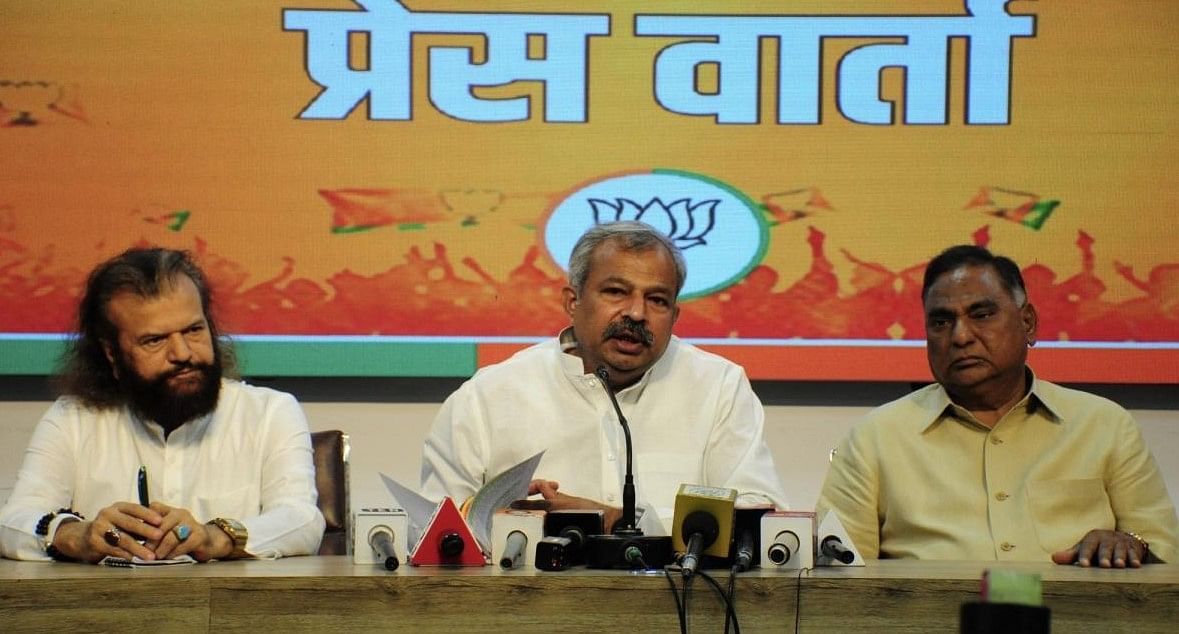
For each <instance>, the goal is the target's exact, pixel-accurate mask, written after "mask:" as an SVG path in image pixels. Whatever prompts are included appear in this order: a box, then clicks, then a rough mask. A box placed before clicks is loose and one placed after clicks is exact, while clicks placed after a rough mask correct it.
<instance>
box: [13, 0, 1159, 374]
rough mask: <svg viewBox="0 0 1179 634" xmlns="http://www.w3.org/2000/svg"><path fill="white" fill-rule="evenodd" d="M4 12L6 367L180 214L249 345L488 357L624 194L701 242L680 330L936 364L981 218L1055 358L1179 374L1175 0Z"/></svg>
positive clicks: (284, 2) (307, 361) (431, 370)
mask: <svg viewBox="0 0 1179 634" xmlns="http://www.w3.org/2000/svg"><path fill="white" fill-rule="evenodd" d="M623 4H625V5H627V6H625V7H620V6H619V5H623ZM637 5H642V6H637ZM0 15H3V20H2V22H0V60H3V64H0V148H2V151H0V373H3V374H42V373H49V372H52V371H53V368H54V364H55V360H56V357H57V355H58V354H59V352H60V349H61V347H62V345H63V341H64V337H65V335H64V333H68V332H69V331H70V330H71V328H72V326H73V324H72V323H71V320H72V319H73V308H74V306H75V304H76V301H77V297H78V294H79V292H80V290H81V288H82V287H83V286H84V284H85V275H86V272H87V271H89V270H90V269H91V268H92V267H93V266H94V265H95V264H96V263H97V262H99V261H101V260H103V259H105V258H108V257H110V256H112V255H114V254H116V253H118V252H120V251H122V250H124V249H126V248H128V247H131V246H135V245H163V246H169V247H177V248H184V249H189V250H191V251H192V252H193V253H195V254H196V256H197V257H198V258H199V260H200V262H201V264H202V265H203V266H204V267H205V268H206V270H207V271H208V273H209V275H210V278H211V280H212V283H213V285H214V290H215V295H216V301H217V304H216V314H217V316H218V318H219V319H220V321H221V327H222V329H223V330H224V331H226V332H229V333H233V334H234V335H235V338H236V340H237V341H238V343H239V345H240V347H241V351H242V356H243V360H244V363H245V368H244V369H245V371H246V372H247V373H249V374H254V375H309V376H329V375H334V376H465V375H469V374H470V373H472V372H473V371H474V370H475V369H476V368H477V367H479V366H481V365H483V364H486V363H490V362H494V361H496V360H499V359H502V358H505V357H506V356H507V355H510V354H511V353H512V352H514V351H515V350H518V349H520V348H521V347H523V346H526V345H530V344H531V343H533V342H536V341H540V340H542V339H544V338H546V337H551V336H553V335H554V334H556V333H557V332H559V331H560V330H561V329H562V328H563V327H565V326H566V325H568V324H569V317H568V316H567V315H566V314H565V313H564V312H563V311H562V309H561V306H560V294H561V289H562V287H563V286H564V285H565V266H566V265H567V260H568V257H569V251H570V249H571V247H572V245H573V242H574V241H575V240H576V238H577V236H578V235H579V234H580V233H581V232H583V231H584V230H585V229H586V228H588V227H590V226H592V225H593V224H595V223H600V222H605V221H609V220H616V219H638V220H642V221H645V222H648V223H650V224H652V225H653V226H655V227H656V228H658V229H660V230H661V231H664V232H665V233H667V234H668V235H669V236H670V237H671V238H672V239H673V240H674V241H675V242H676V243H677V244H678V245H679V246H680V248H681V249H682V250H683V253H684V255H685V257H686V259H687V262H688V269H689V274H688V279H687V283H686V287H685V289H684V291H683V294H682V296H681V316H680V319H679V322H678V323H677V326H676V332H677V334H678V335H679V336H680V337H683V338H685V339H688V340H690V341H693V342H696V343H698V344H700V345H702V346H704V347H706V348H708V349H711V350H714V351H717V352H719V353H721V354H724V355H726V356H728V357H730V358H732V359H734V360H736V361H738V362H740V363H742V364H744V365H745V366H746V369H747V371H748V373H749V375H750V376H751V377H752V378H757V379H782V380H794V379H803V380H897V381H922V380H929V376H930V375H929V370H928V367H927V365H926V361H925V352H924V325H923V317H922V312H921V298H920V288H921V275H922V272H923V270H924V267H925V263H926V262H928V260H929V259H930V258H931V257H933V256H934V255H936V254H937V253H938V252H939V251H941V250H942V249H944V248H946V247H948V246H951V245H955V244H979V245H984V246H986V247H988V248H990V249H992V250H993V251H995V252H996V253H1000V254H1003V255H1007V256H1009V257H1011V258H1013V259H1014V260H1015V261H1017V262H1018V263H1019V264H1020V265H1021V267H1022V268H1023V271H1024V275H1025V278H1026V281H1027V285H1028V291H1029V295H1030V298H1031V301H1032V302H1033V303H1034V304H1035V305H1036V307H1037V308H1038V310H1039V315H1040V320H1041V321H1040V333H1039V334H1040V344H1039V345H1037V347H1036V348H1035V350H1034V351H1033V353H1032V364H1033V366H1034V367H1035V368H1036V370H1037V372H1038V373H1039V374H1040V375H1041V376H1044V377H1045V378H1049V379H1053V380H1060V381H1071V382H1115V383H1116V382H1134V383H1174V382H1179V255H1177V252H1176V249H1175V246H1174V244H1175V241H1176V238H1177V237H1179V229H1177V228H1179V224H1177V223H1176V221H1175V220H1174V218H1173V215H1172V214H1173V210H1175V209H1179V179H1176V178H1175V176H1174V174H1175V167H1176V165H1179V137H1177V132H1179V127H1177V125H1176V121H1177V112H1179V111H1177V110H1176V109H1175V107H1174V105H1175V103H1176V102H1177V100H1179V73H1177V68H1179V44H1177V43H1176V40H1175V38H1174V31H1175V27H1176V25H1179V3H1177V2H1173V1H1170V0H1154V1H1142V2H1135V3H1130V4H1127V3H1125V2H1113V1H1109V0H1092V1H1087V2H1073V1H1067V0H1039V1H1035V2H1033V1H1006V0H936V1H935V0H893V1H888V2H884V1H879V0H877V1H869V0H863V1H855V0H848V1H846V2H839V3H832V2H822V1H819V0H815V1H805V0H797V1H791V2H782V1H776V2H766V1H760V2H755V1H741V0H728V1H692V2H688V1H680V0H677V1H672V0H655V1H652V2H644V3H618V2H598V1H594V0H578V1H576V2H575V1H566V0H544V1H539V2H538V1H522V0H520V1H508V0H490V1H487V2H478V3H474V2H460V1H458V0H449V1H436V0H430V1H427V0H418V1H413V2H410V1H404V2H399V1H398V0H354V1H348V0H277V1H272V0H256V1H252V2H216V3H211V2H197V1H186V0H180V1H176V2H167V3H152V2H141V1H137V0H122V1H119V0H109V1H100V2H69V1H65V0H8V1H6V2H5V3H4V8H3V9H0ZM1168 209H1170V210H1172V211H1167V210H1168Z"/></svg>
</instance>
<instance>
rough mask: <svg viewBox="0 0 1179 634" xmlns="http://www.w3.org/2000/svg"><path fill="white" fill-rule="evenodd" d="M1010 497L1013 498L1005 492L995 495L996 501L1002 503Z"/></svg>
mask: <svg viewBox="0 0 1179 634" xmlns="http://www.w3.org/2000/svg"><path fill="white" fill-rule="evenodd" d="M1009 497H1011V496H1010V495H1007V493H1006V492H1005V491H999V492H998V493H996V494H995V499H996V500H999V501H1000V502H1002V501H1003V500H1006V499H1007V498H1009Z"/></svg>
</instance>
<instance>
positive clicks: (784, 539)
mask: <svg viewBox="0 0 1179 634" xmlns="http://www.w3.org/2000/svg"><path fill="white" fill-rule="evenodd" d="M801 545H802V542H800V541H799V539H798V535H795V534H794V531H782V532H780V533H778V534H777V535H775V536H774V543H773V544H770V548H769V550H767V551H766V557H769V559H770V561H772V562H774V563H775V564H777V565H779V566H781V565H784V564H786V562H788V561H790V559H791V558H792V557H794V556H795V554H797V553H798V548H799V546H801Z"/></svg>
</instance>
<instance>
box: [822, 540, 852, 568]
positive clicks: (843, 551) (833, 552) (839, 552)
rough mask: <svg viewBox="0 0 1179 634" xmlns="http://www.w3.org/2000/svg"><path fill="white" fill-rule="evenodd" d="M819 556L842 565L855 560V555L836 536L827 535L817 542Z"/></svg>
mask: <svg viewBox="0 0 1179 634" xmlns="http://www.w3.org/2000/svg"><path fill="white" fill-rule="evenodd" d="M819 554H821V555H823V556H824V557H829V558H831V559H834V560H835V561H838V562H840V563H844V564H850V563H851V562H853V561H855V560H856V554H855V553H854V552H852V551H851V550H848V548H847V546H844V545H843V540H842V539H839V537H838V536H836V535H828V536H826V537H824V538H823V541H821V542H819Z"/></svg>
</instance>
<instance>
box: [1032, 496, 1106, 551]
mask: <svg viewBox="0 0 1179 634" xmlns="http://www.w3.org/2000/svg"><path fill="white" fill-rule="evenodd" d="M1027 490H1028V506H1029V507H1030V511H1031V514H1032V524H1033V526H1034V527H1035V529H1036V537H1037V538H1038V539H1039V540H1040V546H1041V547H1042V548H1043V549H1044V550H1045V551H1047V552H1049V553H1053V552H1056V551H1058V550H1064V549H1066V548H1070V547H1072V546H1073V545H1074V544H1076V543H1077V542H1078V541H1080V540H1081V538H1082V537H1084V536H1085V534H1086V533H1088V532H1089V531H1091V530H1093V529H1106V530H1113V528H1114V526H1115V523H1116V522H1115V519H1114V514H1113V509H1112V508H1110V503H1109V496H1108V495H1107V494H1106V492H1105V483H1104V482H1103V481H1102V480H1101V478H1083V479H1076V480H1040V481H1038V482H1029V483H1028V486H1027Z"/></svg>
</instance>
